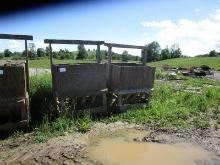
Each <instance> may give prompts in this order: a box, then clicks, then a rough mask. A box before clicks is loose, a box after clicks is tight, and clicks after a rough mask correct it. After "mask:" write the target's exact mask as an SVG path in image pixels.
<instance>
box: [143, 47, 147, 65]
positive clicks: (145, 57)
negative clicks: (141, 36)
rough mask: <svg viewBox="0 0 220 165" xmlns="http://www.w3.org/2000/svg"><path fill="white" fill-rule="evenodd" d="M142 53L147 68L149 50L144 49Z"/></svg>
mask: <svg viewBox="0 0 220 165" xmlns="http://www.w3.org/2000/svg"><path fill="white" fill-rule="evenodd" d="M142 52H143V65H144V66H145V65H146V63H147V49H146V48H144V49H142Z"/></svg>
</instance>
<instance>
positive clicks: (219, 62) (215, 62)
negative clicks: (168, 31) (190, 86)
mask: <svg viewBox="0 0 220 165" xmlns="http://www.w3.org/2000/svg"><path fill="white" fill-rule="evenodd" d="M164 64H168V65H170V66H172V67H191V66H201V65H208V66H210V67H211V68H214V69H216V70H217V69H218V70H220V57H191V58H176V59H168V60H162V61H157V62H152V63H149V65H150V66H155V67H162V65H164Z"/></svg>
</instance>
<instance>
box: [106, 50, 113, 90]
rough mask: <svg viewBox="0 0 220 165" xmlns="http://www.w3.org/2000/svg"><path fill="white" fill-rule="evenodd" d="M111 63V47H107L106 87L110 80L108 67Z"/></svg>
mask: <svg viewBox="0 0 220 165" xmlns="http://www.w3.org/2000/svg"><path fill="white" fill-rule="evenodd" d="M111 61H112V47H111V46H108V64H107V74H106V76H107V86H109V78H110V65H111Z"/></svg>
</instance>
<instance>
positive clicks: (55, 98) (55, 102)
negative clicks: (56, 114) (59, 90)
mask: <svg viewBox="0 0 220 165" xmlns="http://www.w3.org/2000/svg"><path fill="white" fill-rule="evenodd" d="M49 56H50V69H51V76H52V96H53V99H54V104H55V111H57V110H59V107H58V104H57V101H58V100H57V97H56V91H55V85H54V82H55V80H54V72H53V51H52V46H51V43H49Z"/></svg>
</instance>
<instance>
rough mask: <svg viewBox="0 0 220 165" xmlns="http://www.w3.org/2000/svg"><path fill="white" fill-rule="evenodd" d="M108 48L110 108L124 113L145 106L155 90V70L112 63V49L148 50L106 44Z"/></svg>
mask: <svg viewBox="0 0 220 165" xmlns="http://www.w3.org/2000/svg"><path fill="white" fill-rule="evenodd" d="M105 46H107V47H108V57H109V59H108V83H107V84H108V89H109V92H110V98H109V100H110V103H109V104H110V106H111V107H115V108H116V109H119V110H120V111H124V110H127V109H130V108H136V107H142V106H144V105H145V104H146V103H147V101H148V98H149V96H150V94H151V91H152V90H153V84H154V75H155V68H153V67H149V66H146V56H143V64H135V63H111V56H112V47H118V48H132V49H141V50H144V49H147V47H145V46H135V45H123V44H115V43H105Z"/></svg>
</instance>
